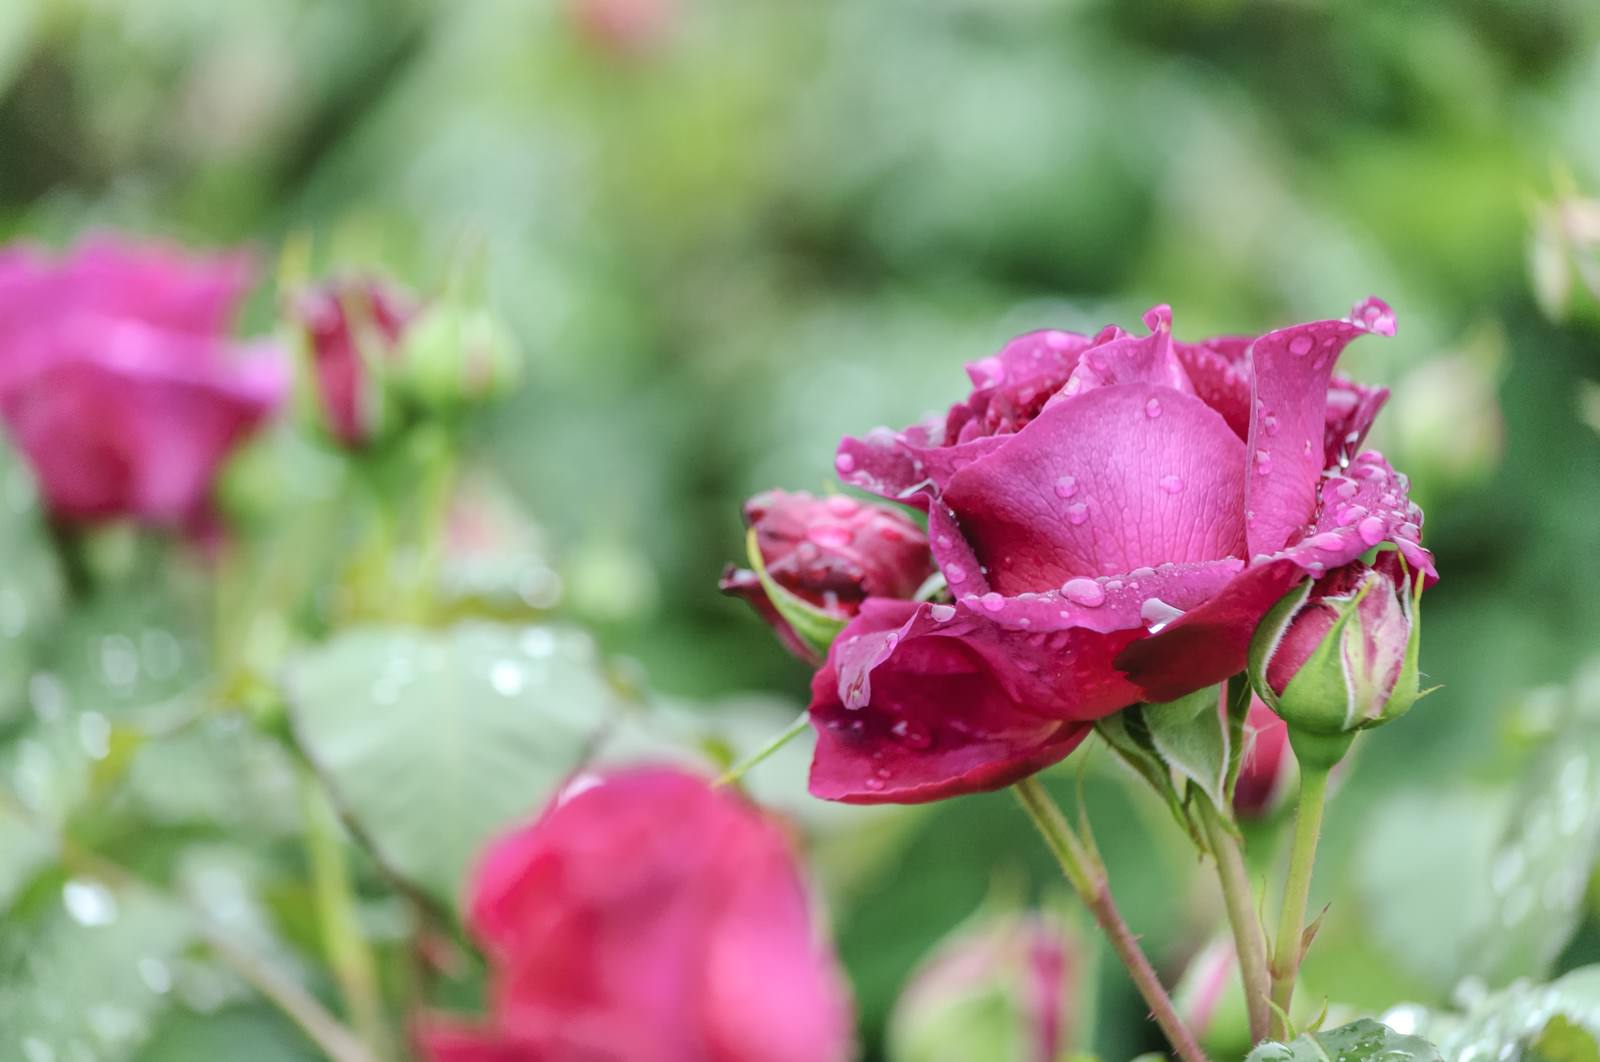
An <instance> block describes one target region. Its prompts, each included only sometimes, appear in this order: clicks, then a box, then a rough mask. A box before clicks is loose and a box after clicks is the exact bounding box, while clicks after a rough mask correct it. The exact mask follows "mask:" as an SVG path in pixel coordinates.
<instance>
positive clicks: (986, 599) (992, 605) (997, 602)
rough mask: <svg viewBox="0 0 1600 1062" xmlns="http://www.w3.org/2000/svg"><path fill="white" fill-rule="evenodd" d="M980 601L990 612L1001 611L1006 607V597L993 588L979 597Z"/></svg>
mask: <svg viewBox="0 0 1600 1062" xmlns="http://www.w3.org/2000/svg"><path fill="white" fill-rule="evenodd" d="M978 601H979V603H980V604H982V605H983V607H984V608H985V609H987V610H988V611H990V612H999V611H1000V610H1001V609H1003V608H1005V607H1006V599H1005V598H1004V597H1001V596H1000V595H999V594H997V593H995V592H994V591H993V590H990V591H989V592H988V593H987V594H984V595H983V596H982V597H981V598H979V599H978Z"/></svg>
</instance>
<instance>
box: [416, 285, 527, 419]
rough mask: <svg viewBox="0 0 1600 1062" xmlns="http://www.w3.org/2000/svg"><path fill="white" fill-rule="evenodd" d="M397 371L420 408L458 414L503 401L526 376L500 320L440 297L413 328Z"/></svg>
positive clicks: (485, 311) (511, 341) (518, 355)
mask: <svg viewBox="0 0 1600 1062" xmlns="http://www.w3.org/2000/svg"><path fill="white" fill-rule="evenodd" d="M399 363H400V364H399V369H398V371H397V373H396V379H397V384H398V387H399V389H400V390H401V392H402V393H403V394H404V395H405V396H406V397H407V398H408V399H409V400H410V401H411V402H412V403H413V404H414V405H415V406H417V407H419V408H421V409H424V410H428V411H431V412H436V413H454V412H457V411H460V410H462V409H465V408H468V407H470V406H474V405H478V404H480V403H483V402H488V401H491V400H493V399H495V398H499V397H501V396H503V395H505V394H506V393H507V392H509V391H510V390H511V389H512V388H513V387H515V386H516V384H517V381H518V380H519V379H520V378H521V375H522V354H521V351H520V350H519V349H518V347H517V343H516V340H515V339H513V338H512V336H511V334H510V332H509V331H508V330H507V329H506V328H505V326H504V325H503V324H501V322H500V320H499V319H498V318H496V317H495V316H494V315H493V314H491V313H490V312H489V311H488V310H486V309H483V308H482V307H477V306H469V305H462V304H461V303H458V302H455V301H453V300H450V299H441V300H440V301H439V302H437V303H434V304H432V305H430V306H429V307H428V308H427V309H426V310H424V311H423V313H422V314H421V315H420V316H419V317H418V318H417V319H416V321H415V322H414V323H413V324H412V326H411V328H410V330H409V331H408V332H407V334H406V339H405V343H404V345H403V346H402V348H401V351H400V358H399Z"/></svg>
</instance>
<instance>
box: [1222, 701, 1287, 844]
mask: <svg viewBox="0 0 1600 1062" xmlns="http://www.w3.org/2000/svg"><path fill="white" fill-rule="evenodd" d="M1293 764H1294V754H1293V753H1292V752H1290V751H1289V727H1288V725H1287V724H1286V723H1284V721H1283V720H1282V719H1279V718H1278V717H1277V716H1276V715H1275V714H1273V711H1272V709H1271V708H1268V707H1267V706H1266V704H1265V703H1264V702H1263V701H1262V700H1261V698H1259V697H1251V698H1250V714H1249V715H1248V716H1246V717H1245V751H1244V758H1243V760H1242V761H1241V762H1240V764H1239V781H1238V782H1237V784H1236V785H1235V787H1234V791H1233V810H1234V811H1235V812H1236V813H1237V814H1238V815H1239V816H1241V817H1243V818H1260V817H1261V816H1263V815H1268V814H1271V813H1272V811H1273V810H1274V809H1275V808H1277V807H1278V806H1279V805H1280V804H1282V803H1283V799H1284V797H1285V796H1286V795H1287V793H1288V791H1289V779H1290V778H1291V777H1292V774H1293V769H1294V768H1293Z"/></svg>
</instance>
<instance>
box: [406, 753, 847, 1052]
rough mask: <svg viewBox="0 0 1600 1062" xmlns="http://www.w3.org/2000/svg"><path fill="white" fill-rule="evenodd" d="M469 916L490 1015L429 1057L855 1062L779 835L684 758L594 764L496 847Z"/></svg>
mask: <svg viewBox="0 0 1600 1062" xmlns="http://www.w3.org/2000/svg"><path fill="white" fill-rule="evenodd" d="M468 921H469V924H470V927H471V930H472V933H473V935H474V937H476V938H477V940H478V942H479V943H480V944H481V945H482V946H483V949H484V952H485V954H486V956H487V958H488V962H489V999H490V1002H489V1016H488V1018H487V1019H486V1020H485V1021H483V1022H482V1023H477V1024H474V1023H466V1022H461V1021H458V1020H450V1019H441V1018H431V1019H425V1020H424V1021H423V1022H422V1024H421V1029H420V1039H421V1043H422V1048H423V1053H424V1055H425V1056H426V1057H428V1058H429V1059H431V1060H432V1062H544V1060H548V1059H580V1058H581V1059H595V1060H600V1059H615V1060H618V1062H621V1060H624V1059H626V1060H628V1062H688V1060H691V1059H717V1060H720V1062H844V1060H845V1059H847V1058H849V1057H850V1056H851V1053H852V1035H851V1028H850V1005H849V1000H848V996H847V994H846V991H845V987H844V984H843V982H842V980H841V978H840V974H839V969H838V965H837V962H836V960H835V958H834V956H833V954H832V952H831V950H830V949H829V948H828V947H827V946H826V945H825V944H824V943H823V941H822V940H821V939H820V938H819V936H818V934H817V926H816V924H815V920H814V919H813V917H812V904H811V899H810V897H809V896H808V895H807V890H806V887H805V883H804V881H803V880H802V877H801V873H800V869H799V867H798V866H797V864H796V861H795V857H794V852H793V851H792V850H791V848H790V846H789V842H788V838H787V837H786V836H785V834H784V832H783V830H782V829H781V828H779V826H778V825H777V824H776V823H774V822H773V821H772V820H770V819H768V818H767V817H766V816H765V815H763V814H762V813H761V812H760V811H759V810H758V809H756V808H755V807H753V806H751V805H750V804H749V803H748V802H747V801H746V800H745V799H744V798H743V797H742V796H740V795H739V794H738V793H737V792H734V791H732V790H728V789H717V788H713V787H712V786H711V785H709V784H708V783H707V782H705V781H704V780H702V779H700V778H698V777H696V776H694V775H691V774H687V773H685V772H683V771H681V770H678V769H677V768H669V767H638V768H632V769H624V770H613V771H608V772H605V773H603V774H582V775H579V776H578V777H576V778H574V779H573V780H572V781H571V782H570V783H568V785H567V786H566V788H565V789H564V790H563V791H561V792H560V793H558V794H557V795H556V797H555V798H554V800H553V801H552V802H551V803H550V805H549V806H548V807H546V809H545V811H544V813H543V815H541V816H540V817H539V818H538V819H537V820H536V821H534V822H533V823H531V824H529V825H526V826H522V827H519V828H517V829H514V830H512V831H510V832H509V833H507V834H505V835H504V836H502V837H501V838H500V839H499V840H497V841H495V842H493V843H492V844H491V845H490V846H489V848H488V850H487V852H486V853H485V855H484V858H483V862H482V863H481V864H480V865H479V867H478V870H477V873H476V875H475V877H474V879H473V882H472V886H471V899H470V909H469V912H468Z"/></svg>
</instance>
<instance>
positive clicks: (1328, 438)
mask: <svg viewBox="0 0 1600 1062" xmlns="http://www.w3.org/2000/svg"><path fill="white" fill-rule="evenodd" d="M1388 400H1389V389H1388V388H1387V387H1367V386H1366V385H1365V384H1358V383H1355V382H1354V381H1351V380H1346V379H1344V378H1343V377H1341V376H1335V377H1333V379H1332V380H1331V381H1330V382H1329V384H1328V412H1327V419H1326V421H1325V422H1324V431H1325V435H1324V438H1323V450H1324V456H1323V463H1324V465H1325V466H1326V467H1328V468H1332V467H1334V466H1335V465H1338V464H1340V463H1342V462H1345V461H1348V460H1349V459H1350V457H1351V456H1352V455H1353V454H1355V452H1356V451H1357V450H1359V449H1361V444H1362V443H1363V442H1364V441H1366V438H1367V432H1368V431H1369V430H1370V429H1371V428H1372V422H1373V421H1375V420H1377V419H1378V412H1379V411H1380V410H1382V409H1383V405H1384V403H1385V402H1387V401H1388Z"/></svg>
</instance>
